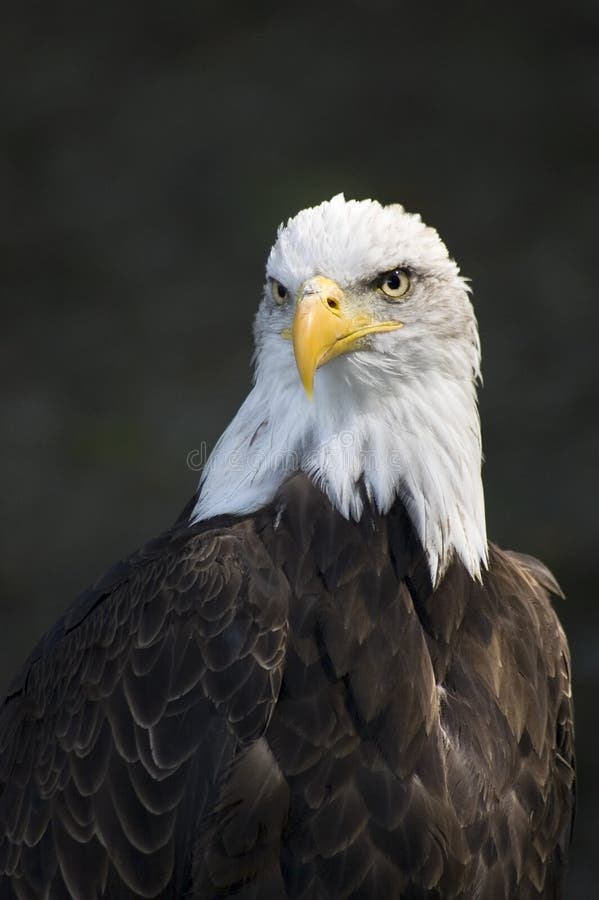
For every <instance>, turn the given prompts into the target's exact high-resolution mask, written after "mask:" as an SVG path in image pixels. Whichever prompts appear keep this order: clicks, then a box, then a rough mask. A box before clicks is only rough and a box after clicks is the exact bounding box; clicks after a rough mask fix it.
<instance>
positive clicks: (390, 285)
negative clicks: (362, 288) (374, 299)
mask: <svg viewBox="0 0 599 900" xmlns="http://www.w3.org/2000/svg"><path fill="white" fill-rule="evenodd" d="M378 287H379V288H380V289H381V291H382V292H383V294H385V296H386V297H390V298H391V300H398V299H399V298H400V297H403V296H404V294H407V292H408V290H409V289H410V275H409V273H408V271H407V269H392V270H391V272H385V273H384V274H383V275H381V276H380V278H379V280H378Z"/></svg>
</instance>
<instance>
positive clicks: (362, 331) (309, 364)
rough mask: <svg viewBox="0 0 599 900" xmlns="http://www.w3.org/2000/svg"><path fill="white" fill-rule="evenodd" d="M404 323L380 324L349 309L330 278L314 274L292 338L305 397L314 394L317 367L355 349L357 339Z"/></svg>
mask: <svg viewBox="0 0 599 900" xmlns="http://www.w3.org/2000/svg"><path fill="white" fill-rule="evenodd" d="M402 326H403V322H397V321H395V322H380V321H378V320H377V319H374V318H373V317H372V315H371V314H370V313H368V312H362V311H359V310H356V309H350V305H349V304H348V302H347V299H346V297H345V295H344V293H343V291H342V290H341V288H340V287H339V285H338V284H337V282H336V281H332V280H331V279H330V278H325V277H324V276H322V275H316V276H315V277H314V278H310V279H309V281H307V282H306V283H305V284H304V285H302V288H301V290H300V292H299V295H298V298H297V306H296V310H295V318H294V320H293V328H292V330H291V336H292V339H293V350H294V352H295V362H296V364H297V370H298V372H299V376H300V378H301V380H302V384H303V386H304V388H305V390H306V393H307V395H308V397H312V396H313V394H314V375H315V374H316V370H317V369H319V368H320V366H324V365H325V363H328V362H330V361H331V360H332V359H334V358H335V357H336V356H339V355H340V354H341V353H346V352H347V351H348V350H352V349H355V346H356V344H357V343H358V341H359V340H360V338H363V337H365V336H366V335H367V334H375V333H377V332H380V331H395V330H396V329H398V328H402Z"/></svg>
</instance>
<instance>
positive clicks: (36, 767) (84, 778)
mask: <svg viewBox="0 0 599 900" xmlns="http://www.w3.org/2000/svg"><path fill="white" fill-rule="evenodd" d="M287 602H288V585H287V583H286V580H285V577H284V576H283V575H282V574H281V573H280V571H278V570H277V569H275V568H274V567H273V566H272V564H271V562H270V559H269V557H268V554H267V552H266V550H265V549H264V546H263V545H262V543H261V542H260V540H259V538H258V537H257V535H256V533H255V528H254V523H253V522H252V521H251V520H237V521H235V520H233V521H231V522H229V523H223V524H222V526H221V525H219V524H214V526H211V525H210V523H208V524H207V525H204V526H202V527H200V526H198V527H196V528H192V529H189V528H184V527H180V526H179V527H176V528H175V529H174V530H173V531H171V532H168V533H167V534H166V535H163V536H162V537H160V538H158V539H157V540H155V541H152V542H150V543H149V544H148V545H146V546H145V547H144V548H142V549H141V550H139V551H138V552H137V553H135V554H134V555H133V556H131V557H130V558H129V559H127V560H125V561H124V562H121V563H119V564H117V566H115V567H114V568H113V569H112V570H110V572H109V573H107V575H105V576H104V577H103V578H101V579H100V581H99V582H98V583H97V584H96V585H95V586H94V587H93V588H91V589H90V590H88V591H87V592H85V593H84V594H83V595H82V596H81V597H80V598H79V599H78V600H77V601H76V602H75V603H74V604H73V605H72V607H71V608H70V609H69V610H68V611H67V612H66V614H65V615H64V616H63V617H62V619H61V620H60V621H59V622H58V623H57V624H56V626H55V627H54V628H53V629H52V630H51V632H49V634H48V635H47V636H46V637H45V638H44V639H43V640H42V641H41V642H40V644H39V645H38V647H37V648H36V649H35V650H34V652H33V653H32V655H31V657H30V658H29V660H28V661H27V663H26V664H25V666H24V667H23V669H22V671H21V672H20V673H19V675H18V676H17V678H16V679H15V680H14V681H13V684H12V685H11V687H10V689H9V694H8V696H7V698H6V699H5V701H4V704H3V706H2V708H1V709H0V886H1V890H0V893H1V894H2V896H6V895H7V894H8V896H14V897H19V898H22V897H39V896H45V895H46V891H48V890H50V893H51V895H52V896H54V895H55V894H56V896H58V895H60V896H63V895H64V896H72V897H77V898H78V900H79V898H88V897H89V898H92V897H95V896H96V895H97V893H98V892H101V891H106V892H107V895H110V896H113V895H114V896H117V895H118V896H129V895H142V896H146V897H153V896H158V895H160V896H164V897H168V896H173V897H175V896H177V897H178V896H180V895H181V893H182V892H183V889H185V888H186V886H188V885H189V884H190V878H191V871H190V870H191V865H192V856H193V852H192V849H193V848H192V847H191V846H190V847H189V848H188V850H189V852H182V848H183V845H184V844H185V843H187V844H188V845H190V844H192V842H193V840H194V837H197V835H198V834H199V833H200V831H204V832H206V831H207V832H208V833H209V822H210V817H211V815H212V814H213V812H214V810H215V808H216V806H217V805H218V804H221V806H222V804H223V803H227V802H230V795H231V787H230V785H229V786H228V793H227V791H225V787H224V786H225V785H227V782H228V781H231V779H232V778H233V776H234V767H235V766H237V767H239V766H240V765H241V763H240V762H239V760H240V758H243V756H244V754H246V753H251V752H252V748H253V747H254V746H256V744H259V739H260V735H261V734H262V733H263V731H264V729H265V727H266V725H267V723H268V721H269V717H270V715H271V712H272V708H273V704H274V703H275V700H276V697H277V695H278V691H279V687H280V682H281V674H282V662H283V658H284V653H285V644H286V635H287ZM253 756H255V757H256V759H259V758H260V752H259V751H254V752H253ZM267 762H268V761H266V762H265V763H264V765H265V766H266V767H267ZM246 767H247V766H246ZM232 773H233V774H232ZM233 783H234V780H233ZM223 792H224V793H223Z"/></svg>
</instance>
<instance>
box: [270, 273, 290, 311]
mask: <svg viewBox="0 0 599 900" xmlns="http://www.w3.org/2000/svg"><path fill="white" fill-rule="evenodd" d="M270 290H271V293H272V299H273V300H274V301H275V303H276V304H277V306H284V304H285V303H287V300H288V299H289V291H288V290H287V288H286V287H285V285H284V284H281V282H280V281H277V280H276V278H271V280H270Z"/></svg>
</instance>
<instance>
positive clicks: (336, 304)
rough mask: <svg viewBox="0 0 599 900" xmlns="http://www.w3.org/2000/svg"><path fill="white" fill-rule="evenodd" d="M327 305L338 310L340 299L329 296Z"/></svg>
mask: <svg viewBox="0 0 599 900" xmlns="http://www.w3.org/2000/svg"><path fill="white" fill-rule="evenodd" d="M327 306H328V307H329V309H334V310H338V309H339V301H338V300H336V299H335V298H334V297H327Z"/></svg>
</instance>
